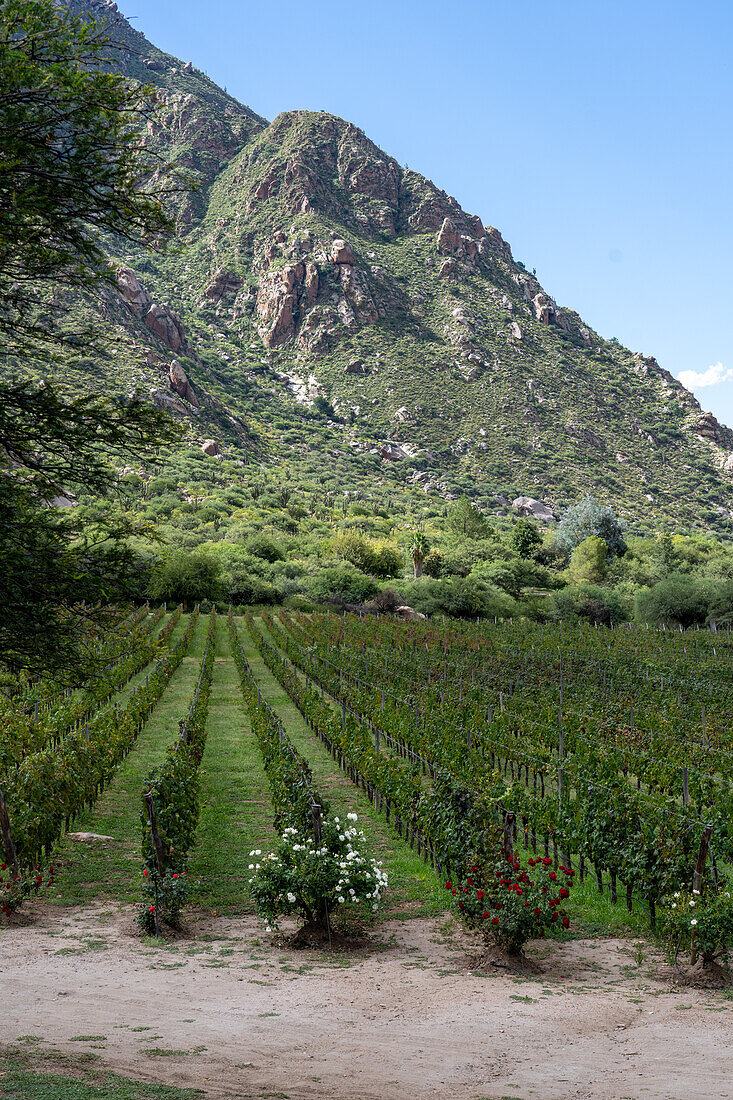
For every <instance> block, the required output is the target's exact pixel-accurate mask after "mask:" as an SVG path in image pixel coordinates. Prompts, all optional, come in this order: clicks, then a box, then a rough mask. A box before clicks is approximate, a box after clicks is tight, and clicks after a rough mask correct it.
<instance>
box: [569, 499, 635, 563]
mask: <svg viewBox="0 0 733 1100" xmlns="http://www.w3.org/2000/svg"><path fill="white" fill-rule="evenodd" d="M623 533H624V524H623V523H622V522H620V521H619V520H618V519H616V516H615V515H614V513H613V509H611V508H609V507H607V506H605V507H604V506H602V505H600V504H599V503H598V501H597V500H595V498H594V497H592V496H587V497H584V498H583V500H581V502H580V504H576V505H574V507H572V508H569V509H568V511H567V512H566V513H565V515H564V516H563V518H562V521H561V523H560V525H559V527H558V529H557V538H556V541H557V546H558V547H559V548H560V549H561V550H563V551H564V552H565V553H567V554H570V553H571V552H572V551H573V550H574V549H575V547H576V546H578V545H579V544H580V543H581V542H583V541H584V540H585V539H587V538H589V537H590V536H592V535H593V536H597V537H598V538H601V539H603V541H604V542H605V544H606V546H607V547H608V553H609V554H623V552H624V550H625V549H626V544H625V542H624V538H623Z"/></svg>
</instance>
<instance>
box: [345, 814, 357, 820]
mask: <svg viewBox="0 0 733 1100" xmlns="http://www.w3.org/2000/svg"><path fill="white" fill-rule="evenodd" d="M346 816H347V818H348V819H349V821H358V820H359V818H358V817H357V816H356V814H347V815H346Z"/></svg>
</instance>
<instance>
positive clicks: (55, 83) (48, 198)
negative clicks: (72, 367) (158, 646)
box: [0, 0, 180, 680]
mask: <svg viewBox="0 0 733 1100" xmlns="http://www.w3.org/2000/svg"><path fill="white" fill-rule="evenodd" d="M113 52H114V51H113V48H112V47H111V45H110V43H108V42H107V40H106V39H105V36H104V34H103V33H102V31H101V30H100V28H99V27H98V26H97V25H96V24H94V23H91V22H88V21H84V20H81V19H78V18H75V17H73V16H72V15H71V14H70V13H69V11H68V10H67V9H63V8H61V9H58V8H57V6H56V5H55V3H54V0H0V355H2V359H3V362H4V363H5V364H9V365H11V368H12V365H13V364H15V370H16V372H17V376H16V377H14V378H10V379H9V380H6V381H4V382H2V383H0V558H1V559H2V562H3V569H2V574H1V575H0V606H2V608H3V615H2V617H1V618H0V653H1V654H2V656H1V657H0V663H1V664H4V665H5V666H6V667H7V668H8V669H10V670H11V671H18V670H21V669H25V670H28V671H30V672H33V673H36V674H38V673H42V672H50V673H53V674H64V675H65V676H66V677H67V678H68V679H70V680H71V679H74V678H81V677H83V676H84V675H86V674H87V672H88V668H87V665H86V661H85V660H84V658H85V656H86V655H87V654H88V647H87V644H86V643H87V641H88V638H89V627H90V625H91V626H92V627H94V626H97V627H99V625H100V621H102V622H103V616H104V613H103V612H97V613H92V612H91V610H90V609H89V607H88V606H87V607H84V606H83V604H82V601H86V603H87V605H88V604H89V603H90V602H97V601H100V600H102V601H104V602H107V601H110V600H114V599H125V598H127V597H129V596H130V595H131V594H133V593H134V592H136V591H139V580H138V578H137V576H136V571H137V565H136V561H135V556H134V554H133V553H132V551H131V550H130V549H129V547H128V545H127V543H126V538H127V536H128V535H130V534H131V533H133V529H132V526H131V525H130V523H129V522H127V521H126V520H125V519H124V517H123V516H122V514H121V512H120V511H119V510H118V509H116V508H115V507H114V505H113V504H112V503H111V502H110V501H107V502H106V503H104V502H103V503H101V504H100V505H99V506H98V507H97V508H95V509H94V510H93V511H92V512H91V513H90V512H89V511H88V510H86V509H83V508H73V507H68V508H64V509H63V510H62V509H60V508H57V507H56V506H54V501H56V502H57V503H67V504H72V503H73V500H74V498H75V497H78V496H79V495H81V494H83V493H88V494H94V495H96V496H98V497H99V496H104V495H106V496H107V497H109V496H110V495H111V494H112V493H113V491H114V488H115V485H116V482H117V474H116V470H115V468H114V465H113V463H114V461H115V460H116V459H121V458H122V457H123V456H126V457H128V458H129V457H130V456H131V457H133V458H134V460H135V461H136V462H139V461H141V460H142V459H144V458H145V457H146V456H148V455H151V454H152V451H153V449H154V448H155V447H156V446H157V445H158V443H160V442H171V441H173V439H175V438H177V437H178V436H179V434H180V433H179V431H178V429H177V428H175V426H174V425H173V423H172V421H170V420H169V419H168V418H167V417H165V416H164V415H163V414H161V413H159V412H157V411H156V410H154V409H153V408H151V407H150V406H148V405H146V404H144V403H142V402H140V401H138V400H135V399H133V400H130V401H127V402H123V401H122V400H115V399H113V398H107V397H99V396H85V397H78V396H70V395H66V394H64V392H63V391H62V390H61V389H60V387H54V386H51V385H50V384H48V383H45V382H42V383H38V382H33V381H29V380H28V377H27V376H28V375H29V374H30V373H31V372H33V373H34V374H35V375H36V377H37V376H38V374H40V373H42V372H43V371H44V370H45V369H46V368H47V367H48V366H49V364H50V362H51V360H52V351H53V354H55V355H58V354H59V352H58V350H57V349H58V348H61V347H62V346H63V333H62V330H61V326H60V325H59V323H58V322H59V317H60V314H61V312H62V310H63V308H64V306H63V304H62V299H63V297H64V295H65V294H66V293H67V292H68V291H71V292H73V293H76V292H84V293H87V292H90V291H92V290H93V289H94V288H96V287H100V286H102V285H104V284H105V283H106V282H108V281H110V279H111V274H110V265H109V263H108V262H107V260H106V257H105V254H104V236H105V235H106V234H115V235H116V236H117V237H118V238H120V237H121V238H125V239H127V240H147V238H148V237H149V236H150V235H153V236H155V237H160V235H161V234H163V233H164V232H165V231H167V230H168V229H169V228H170V225H171V223H170V221H169V219H168V217H167V215H166V213H165V210H164V208H163V205H162V195H161V193H160V190H159V191H158V192H157V193H153V191H151V190H150V189H148V188H147V184H148V182H149V180H150V178H151V172H152V171H153V168H154V167H155V166H154V165H153V164H152V163H151V161H150V158H149V155H148V154H147V152H146V150H145V148H144V146H143V144H142V140H141V138H140V136H139V130H138V129H137V127H138V126H139V125H140V123H141V121H142V119H141V115H142V114H144V113H145V112H146V111H147V110H148V109H149V106H150V100H149V97H148V94H147V93H146V92H145V91H144V90H143V89H140V88H136V87H135V86H134V85H132V84H131V83H130V82H129V81H127V80H125V79H124V78H123V77H122V76H120V75H119V74H115V73H114V72H112V71H110V68H109V62H110V54H111V53H113ZM41 305H42V306H43V314H42V315H41V314H40V313H39V306H41ZM22 374H25V375H26V377H25V378H24V377H21V375H22Z"/></svg>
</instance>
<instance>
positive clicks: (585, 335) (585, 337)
mask: <svg viewBox="0 0 733 1100" xmlns="http://www.w3.org/2000/svg"><path fill="white" fill-rule="evenodd" d="M580 338H581V340H582V341H583V343H584V344H585V346H586V347H587V348H590V347H593V338H592V336H591V334H590V332H589V331H588V329H587V328H586V327H585V325H583V326H582V327H581V329H580Z"/></svg>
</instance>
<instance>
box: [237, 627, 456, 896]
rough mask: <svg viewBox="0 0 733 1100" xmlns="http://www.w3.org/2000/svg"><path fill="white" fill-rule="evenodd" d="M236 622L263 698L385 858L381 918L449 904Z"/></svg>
mask: <svg viewBox="0 0 733 1100" xmlns="http://www.w3.org/2000/svg"><path fill="white" fill-rule="evenodd" d="M237 626H238V630H239V636H240V638H241V641H242V647H243V649H244V652H245V655H246V657H247V660H248V661H249V663H250V666H251V668H252V671H253V673H254V675H255V676H256V678H257V680H258V682H259V684H260V688H261V689H262V693H263V695H264V697H265V698H266V699H267V701H268V702H269V704H270V706H271V707H272V708H273V709H274V710H275V711H276V712H277V714H278V715H279V717H280V719H281V721H282V723H283V726H284V727H285V732H286V733H287V735H288V737H289V738H290V739H291V741H292V743H293V744H294V745H295V747H296V748H297V749H298V751H299V752H301V753H302V754H303V756H304V757H305V758H306V759H307V761H308V763H309V764H310V767H311V768H312V771H313V779H314V782H315V784H316V786H317V788H318V789H319V791H320V792H321V793H322V795H323V796H324V798H326V799H327V800H328V802H329V803H330V806H331V811H332V813H335V814H337V815H338V816H340V817H342V818H343V817H345V816H346V814H347V813H356V814H358V816H359V826H360V827H361V828H363V829H364V833H365V835H366V837H367V841H368V847H369V851H370V853H371V854H372V855H373V857H374V858H375V859H378V860H381V861H382V863H383V864H384V867H385V870H386V871H387V874H388V876H389V887H390V889H389V894H388V896H387V900H388V907H386V908H385V909H384V910H382V913H381V915H382V917H394V916H400V915H403V914H404V915H405V916H408V915H409V916H426V915H429V914H434V913H439V912H442V911H443V909H445V897H444V894H445V891H444V890H443V888H442V883H441V882H440V880H439V879H438V877H437V876H436V874H435V872H434V871H433V869H432V868H431V867H429V866H428V865H427V864H426V863H424V862H423V861H422V859H420V858H419V857H418V855H417V854H416V852H414V851H412V850H411V849H410V847H409V845H407V844H405V843H404V842H403V841H402V840H400V838H399V837H398V836H397V834H396V833H395V832H394V831H393V830H392V828H391V827H390V826H389V825H387V823H386V821H385V819H384V818H383V817H382V815H381V814H379V813H377V811H376V810H375V809H374V807H373V806H372V804H371V802H370V801H369V799H368V798H367V797H366V796H365V795H364V793H363V792H362V791H361V790H360V789H359V788H358V787H356V786H355V785H354V784H352V783H351V782H350V780H349V779H348V778H347V777H346V775H344V773H343V772H342V771H341V770H340V768H339V767H338V765H337V764H336V763H335V761H333V760H332V759H331V757H330V756H329V754H328V752H327V750H326V748H325V746H324V745H323V744H322V743H321V742H320V741H319V740H318V739H317V738H316V736H315V734H314V733H312V732H311V731H310V730H309V729H308V726H307V725H306V723H305V722H304V721H303V719H302V718H301V716H300V713H299V711H298V710H297V708H296V707H295V705H294V703H293V702H292V701H291V699H290V697H289V696H288V695H287V694H286V692H285V691H284V690H283V688H281V686H280V684H279V683H278V682H277V680H276V679H275V677H274V676H273V675H272V673H271V672H270V670H269V669H268V668H267V666H266V665H265V663H264V661H263V660H262V658H261V657H260V655H259V653H258V652H257V650H256V649H255V647H254V644H253V642H252V639H251V637H250V635H249V632H248V631H247V628H246V626H245V623H244V620H243V619H241V620H238V621H237Z"/></svg>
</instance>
